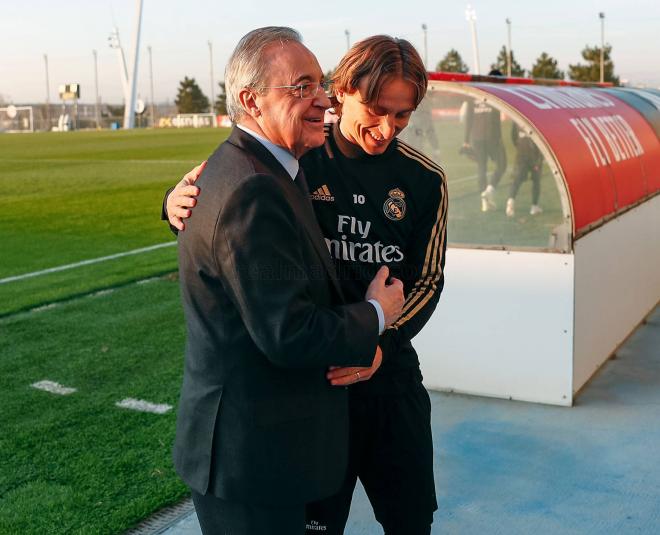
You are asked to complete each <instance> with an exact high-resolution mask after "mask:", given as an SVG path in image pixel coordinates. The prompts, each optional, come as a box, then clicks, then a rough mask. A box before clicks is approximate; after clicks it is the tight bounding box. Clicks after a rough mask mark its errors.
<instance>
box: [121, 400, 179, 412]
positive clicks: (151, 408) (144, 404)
mask: <svg viewBox="0 0 660 535" xmlns="http://www.w3.org/2000/svg"><path fill="white" fill-rule="evenodd" d="M115 405H116V406H117V407H121V408H122V409H131V410H134V411H140V412H153V413H154V414H165V413H166V412H168V411H170V410H172V405H166V404H164V403H163V404H158V403H151V402H150V401H145V400H143V399H133V398H126V399H122V400H121V401H118V402H117V403H115Z"/></svg>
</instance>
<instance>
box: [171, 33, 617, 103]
mask: <svg viewBox="0 0 660 535" xmlns="http://www.w3.org/2000/svg"><path fill="white" fill-rule="evenodd" d="M611 53H612V46H611V45H606V46H605V47H604V49H603V58H604V78H605V81H606V82H612V83H613V84H614V85H619V77H618V76H615V75H614V63H613V62H612V59H611ZM582 58H583V59H584V62H585V63H576V64H575V65H569V66H568V77H569V78H570V79H571V80H575V81H577V82H598V81H599V80H600V47H598V46H585V47H584V49H583V50H582ZM490 67H491V69H497V70H499V71H500V72H506V71H507V68H506V67H507V62H506V47H505V46H502V48H501V49H500V51H499V53H498V55H497V58H496V59H495V63H492V64H491V66H490ZM435 70H436V71H444V72H461V73H466V72H468V70H469V69H468V66H467V65H466V63H465V62H464V61H463V58H462V57H461V55H460V54H459V53H458V51H457V50H455V49H453V48H452V49H451V50H450V51H449V52H447V54H446V55H445V57H444V58H442V59H441V60H440V61H439V62H438V64H437V65H436V67H435ZM331 75H332V71H328V73H327V74H326V77H329V76H331ZM511 75H512V76H525V75H528V76H530V77H532V78H546V79H551V80H553V79H554V80H563V79H564V78H565V75H566V73H564V71H562V70H560V69H559V67H558V66H557V60H556V59H555V58H553V57H552V56H551V55H550V54H548V53H547V52H543V53H541V55H540V56H539V57H538V58H537V59H536V61H535V62H534V65H532V68H531V69H528V70H526V69H524V68H523V67H521V66H520V64H519V63H518V62H517V61H516V57H515V54H514V52H513V50H512V51H511ZM218 88H219V91H218V96H217V98H216V99H215V102H214V103H213V113H216V114H219V115H225V114H226V113H227V96H226V94H225V83H224V82H219V83H218ZM174 103H175V104H176V107H177V109H178V110H179V113H204V112H209V111H210V105H211V103H210V102H209V99H208V97H207V96H206V95H205V94H204V93H203V92H202V90H201V88H200V87H199V85H198V84H197V82H196V81H195V79H194V78H188V77H187V76H186V77H184V79H183V80H182V81H181V82H179V88H178V90H177V96H176V99H175V100H174Z"/></svg>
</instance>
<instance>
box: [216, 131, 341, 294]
mask: <svg viewBox="0 0 660 535" xmlns="http://www.w3.org/2000/svg"><path fill="white" fill-rule="evenodd" d="M227 142H228V143H231V144H232V145H236V146H237V147H240V148H242V149H244V150H246V151H247V152H248V153H250V154H251V155H253V156H254V157H255V158H256V160H257V162H259V163H261V164H262V165H263V166H264V168H265V169H264V170H263V171H265V174H270V175H274V176H275V177H276V178H277V179H278V180H279V181H280V182H281V183H282V184H283V185H284V188H285V191H286V192H287V197H288V199H289V201H290V202H291V205H292V206H293V208H294V211H295V213H296V215H298V217H299V218H300V219H301V221H302V223H303V229H304V230H305V232H306V234H307V236H308V237H309V239H310V241H311V242H312V245H313V246H314V249H315V250H316V253H317V255H318V256H319V258H320V259H321V261H322V262H323V266H324V267H325V269H326V271H327V273H328V276H329V278H330V280H331V281H332V284H333V286H334V288H335V290H336V291H337V294H338V295H339V296H340V297H341V299H342V301H343V300H344V293H343V291H342V289H341V286H340V285H339V280H338V278H337V272H336V270H335V266H334V264H333V263H332V259H331V258H330V253H329V251H328V247H327V245H326V243H325V239H324V238H323V234H322V233H321V228H320V227H319V224H318V221H317V220H316V215H315V214H314V208H313V207H312V203H311V201H310V200H309V197H306V196H305V195H304V194H303V192H302V191H301V190H300V189H299V188H297V187H296V186H295V184H294V183H293V180H292V179H291V176H290V175H289V173H288V172H287V171H286V169H284V167H282V164H281V163H280V162H278V161H277V158H275V156H273V154H272V153H271V152H270V151H269V150H268V149H267V148H266V147H264V146H263V145H262V144H261V143H259V141H258V140H256V139H255V138H254V137H252V136H251V135H249V134H248V133H246V132H243V131H242V130H241V129H239V128H234V129H233V130H232V132H231V134H230V136H229V138H228V139H227ZM257 172H262V170H257Z"/></svg>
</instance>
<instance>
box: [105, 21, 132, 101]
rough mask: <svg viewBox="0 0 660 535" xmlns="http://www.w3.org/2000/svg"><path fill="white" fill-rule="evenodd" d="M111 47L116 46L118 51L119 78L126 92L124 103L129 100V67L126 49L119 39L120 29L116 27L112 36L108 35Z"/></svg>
mask: <svg viewBox="0 0 660 535" xmlns="http://www.w3.org/2000/svg"><path fill="white" fill-rule="evenodd" d="M108 41H109V44H110V48H114V49H115V50H116V51H117V57H118V58H119V78H120V79H121V87H122V90H123V92H124V103H126V101H128V98H129V95H128V69H127V68H126V58H125V57H124V49H123V48H122V46H121V41H120V39H119V30H118V29H117V28H116V27H115V28H113V29H112V33H111V34H110V37H108Z"/></svg>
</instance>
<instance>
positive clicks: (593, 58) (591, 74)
mask: <svg viewBox="0 0 660 535" xmlns="http://www.w3.org/2000/svg"><path fill="white" fill-rule="evenodd" d="M611 54H612V46H611V45H605V47H604V48H603V67H604V79H605V81H606V82H612V83H613V84H614V85H619V77H618V76H615V75H614V63H613V62H612V59H611ZM582 59H583V60H584V61H585V63H576V64H575V65H569V66H568V77H569V78H570V79H571V80H574V81H576V82H598V81H600V47H599V46H588V45H587V46H585V47H584V49H583V50H582ZM506 67H507V61H506V47H505V46H502V48H501V49H500V51H499V53H498V55H497V58H496V59H495V63H492V64H491V66H490V68H491V69H497V70H499V71H501V72H506V71H507V68H506ZM435 69H436V71H444V72H461V73H466V72H468V66H467V65H466V64H465V62H464V61H463V58H461V55H460V54H459V53H458V51H457V50H455V49H453V48H452V49H451V50H450V51H449V52H447V54H446V55H445V57H444V58H442V59H441V60H440V61H439V62H438V64H437V65H436V67H435ZM565 74H566V73H564V71H562V70H560V69H559V67H558V66H557V60H556V59H555V58H553V57H552V56H551V55H550V54H548V53H547V52H543V53H541V55H540V56H539V57H538V58H537V59H536V61H535V62H534V65H532V68H531V69H529V70H525V69H524V68H523V67H521V66H520V63H518V62H517V61H516V57H515V54H514V53H513V50H512V51H511V76H525V75H529V76H530V77H532V78H547V79H551V80H563V79H564V78H565Z"/></svg>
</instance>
